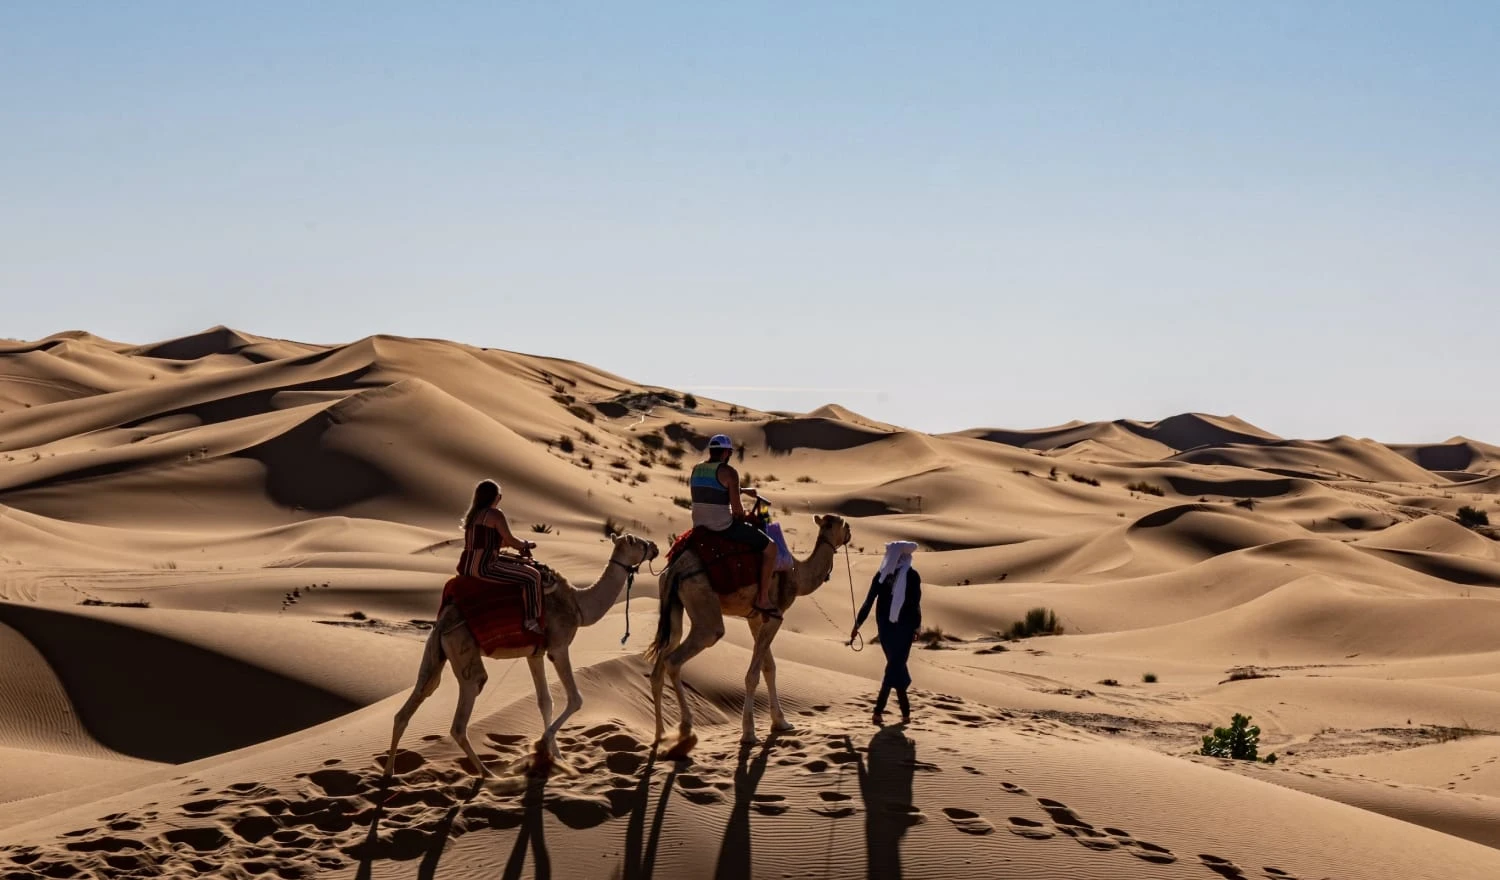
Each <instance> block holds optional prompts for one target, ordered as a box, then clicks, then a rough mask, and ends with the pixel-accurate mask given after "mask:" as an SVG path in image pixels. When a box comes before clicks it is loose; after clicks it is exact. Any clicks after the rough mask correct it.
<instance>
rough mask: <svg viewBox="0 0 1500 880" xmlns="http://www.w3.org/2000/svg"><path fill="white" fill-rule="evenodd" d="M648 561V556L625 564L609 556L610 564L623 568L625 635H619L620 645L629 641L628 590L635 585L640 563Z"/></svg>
mask: <svg viewBox="0 0 1500 880" xmlns="http://www.w3.org/2000/svg"><path fill="white" fill-rule="evenodd" d="M649 561H650V558H649V557H648V558H646V559H643V560H641V562H637V563H636V564H635V565H626V564H625V563H623V562H621V561H620V560H618V559H616V558H615V557H614V556H613V555H611V556H610V557H609V564H610V565H618V566H620V567H621V568H623V569H625V635H623V636H621V637H620V644H621V645H624V644H625V643H626V642H628V641H630V590H631V588H632V587H634V586H635V576H636V573H638V572H639V571H640V570H641V564H642V563H643V562H649Z"/></svg>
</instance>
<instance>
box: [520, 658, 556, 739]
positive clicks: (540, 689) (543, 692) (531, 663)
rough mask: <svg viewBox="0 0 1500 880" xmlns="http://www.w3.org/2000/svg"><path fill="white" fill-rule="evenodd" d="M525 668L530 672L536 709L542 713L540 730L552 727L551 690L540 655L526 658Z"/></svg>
mask: <svg viewBox="0 0 1500 880" xmlns="http://www.w3.org/2000/svg"><path fill="white" fill-rule="evenodd" d="M526 667H527V668H528V669H530V670H531V683H532V684H533V685H535V686H536V708H537V711H539V712H541V713H542V730H546V729H547V728H548V727H551V726H552V689H551V688H550V687H548V686H547V667H546V666H545V665H543V664H542V655H541V654H533V655H531V656H530V657H527V658H526Z"/></svg>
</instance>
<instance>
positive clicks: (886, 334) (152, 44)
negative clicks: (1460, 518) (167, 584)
mask: <svg viewBox="0 0 1500 880" xmlns="http://www.w3.org/2000/svg"><path fill="white" fill-rule="evenodd" d="M1497 47H1500V4H1495V3H1490V2H1479V3H1431V4H1414V3H1387V2H1378V0H1368V2H1358V3H1346V2H1331V0H1329V2H1317V3H1306V2H1276V0H1270V2H1261V3H1243V2H1225V3H1219V2H1177V3H1164V2H1135V3H1126V2H1099V3H1081V2H1078V3H1075V2H1057V3H1002V2H972V3H970V2H947V3H942V4H930V3H907V4H896V3H882V2H859V3H853V2H850V3H818V4H808V3H755V2H740V3H735V4H728V3H702V2H691V3H689V2H684V3H650V2H641V3H606V2H595V3H566V2H546V3H542V2H537V3H524V4H512V3H500V2H487V3H442V2H429V3H421V4H411V3H404V4H394V3H378V2H359V3H349V2H320V3H316V4H308V3H279V2H262V3H254V4H228V3H200V2H174V3H167V2H153V0H142V2H137V3H130V4H125V3H114V2H109V3H89V2H70V3H56V2H51V0H47V2H30V0H10V2H6V3H4V4H0V306H3V307H4V312H3V314H4V322H3V324H0V336H8V337H16V338H25V339H33V338H39V337H42V336H46V335H49V334H51V333H54V332H58V331H61V330H65V329H86V330H89V331H91V332H94V333H97V334H99V335H101V336H105V337H109V338H113V339H118V340H122V341H127V342H149V341H154V340H159V339H165V338H170V337H175V336H180V335H185V334H188V333H193V332H196V331H199V330H203V329H205V328H208V327H211V326H214V325H219V324H224V325H228V326H232V327H235V328H237V329H241V330H245V331H247V332H250V333H255V334H261V335H267V336H277V337H283V338H291V339H297V340H301V341H307V342H325V343H335V342H347V341H353V340H355V339H358V338H361V337H363V336H367V335H369V334H373V333H390V334H398V335H405V336H425V337H438V338H444V339H453V340H457V341H461V342H466V343H472V344H476V345H484V346H490V347H497V348H507V349H514V350H520V351H527V352H533V353H539V354H546V355H553V356H558V357H566V358H572V359H577V360H582V361H586V362H588V363H591V364H594V365H596V366H599V367H601V368H604V369H606V370H609V371H611V372H614V373H618V374H620V375H623V376H626V377H628V378H631V379H634V380H638V381H642V382H648V383H655V384H661V385H666V386H670V387H675V388H682V389H688V390H697V391H699V392H700V393H704V394H707V395H709V396H712V397H716V398H720V399H725V400H730V401H734V402H739V403H743V404H747V405H751V406H755V407H759V408H776V409H792V410H807V409H811V408H814V407H817V406H819V405H822V404H824V403H828V402H838V403H841V404H843V405H845V406H847V407H849V408H851V409H854V410H856V411H858V412H861V413H864V414H866V415H869V416H872V417H874V418H879V419H882V420H886V421H891V422H895V423H898V424H902V425H906V426H909V427H913V428H918V429H922V430H928V431H947V430H957V429H962V428H967V427H976V426H1006V427H1040V426H1045V425H1053V424H1059V423H1062V422H1066V421H1068V420H1071V419H1083V420H1094V419H1112V418H1139V419H1155V418H1162V417H1165V416H1168V415H1172V414H1174V413H1178V412H1185V411H1199V412H1210V413H1219V414H1235V415H1238V416H1240V417H1242V418H1245V419H1247V420H1249V421H1251V422H1254V423H1256V424H1258V425H1261V426H1262V427H1264V428H1266V429H1267V430H1271V431H1273V432H1276V433H1278V434H1281V435H1283V436H1295V437H1308V438H1322V437H1329V436H1333V435H1337V434H1350V435H1354V436H1369V437H1375V438H1378V439H1382V440H1386V441H1392V442H1406V441H1431V440H1440V439H1446V438H1448V437H1450V436H1453V435H1456V434H1464V435H1467V436H1471V437H1477V438H1480V439H1488V440H1491V441H1497V442H1500V407H1497V406H1495V404H1494V401H1495V399H1496V394H1495V381H1496V379H1497V378H1500V369H1497V367H1500V338H1497V336H1496V334H1495V332H1494V328H1495V326H1496V321H1495V319H1496V318H1497V317H1500V305H1497V303H1500V256H1497V254H1500V49H1497Z"/></svg>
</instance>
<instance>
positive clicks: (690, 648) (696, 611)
mask: <svg viewBox="0 0 1500 880" xmlns="http://www.w3.org/2000/svg"><path fill="white" fill-rule="evenodd" d="M678 591H679V594H680V595H681V596H682V604H683V607H684V608H685V609H686V610H687V615H688V619H689V620H691V621H692V622H693V626H692V629H690V630H688V633H687V636H686V637H685V638H684V639H683V640H682V644H680V645H678V646H677V648H676V649H675V650H673V651H672V653H670V654H668V655H667V663H666V666H667V676H668V677H669V678H671V679H672V687H673V689H674V690H676V691H677V708H678V712H679V714H680V716H681V720H680V721H679V722H678V724H677V732H678V735H679V737H678V744H677V746H676V747H674V751H677V750H679V749H685V748H688V747H691V743H690V742H689V740H690V739H691V738H692V736H693V710H692V709H691V708H690V707H689V706H688V701H687V693H686V690H685V689H684V688H683V686H682V667H683V666H684V665H686V664H687V662H688V661H689V660H691V659H693V658H694V657H696V656H698V655H699V654H700V653H702V652H703V651H706V650H708V649H709V648H711V647H713V646H714V645H715V644H716V643H717V642H718V641H719V639H722V638H724V613H723V612H722V611H720V610H719V597H718V596H717V595H715V594H714V592H713V590H712V589H711V588H709V586H708V585H707V584H706V583H703V580H702V578H692V579H688V580H685V581H684V582H683V583H682V584H681V585H680V586H679V587H678Z"/></svg>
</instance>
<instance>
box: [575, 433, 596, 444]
mask: <svg viewBox="0 0 1500 880" xmlns="http://www.w3.org/2000/svg"><path fill="white" fill-rule="evenodd" d="M578 439H579V440H582V441H583V442H585V443H587V444H589V445H590V446H592V445H594V444H595V443H598V442H599V438H598V437H595V436H594V435H593V434H590V433H589V432H588V431H579V432H578Z"/></svg>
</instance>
